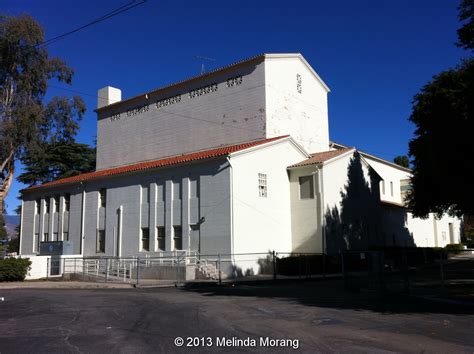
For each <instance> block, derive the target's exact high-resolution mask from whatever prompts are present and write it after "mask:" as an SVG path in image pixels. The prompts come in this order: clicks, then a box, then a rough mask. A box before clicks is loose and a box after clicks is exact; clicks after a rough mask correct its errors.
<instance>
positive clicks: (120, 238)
mask: <svg viewBox="0 0 474 354" xmlns="http://www.w3.org/2000/svg"><path fill="white" fill-rule="evenodd" d="M119 217H120V222H119V224H118V226H119V230H118V244H117V254H118V256H119V257H122V232H123V226H122V224H123V205H121V206H120V207H119Z"/></svg>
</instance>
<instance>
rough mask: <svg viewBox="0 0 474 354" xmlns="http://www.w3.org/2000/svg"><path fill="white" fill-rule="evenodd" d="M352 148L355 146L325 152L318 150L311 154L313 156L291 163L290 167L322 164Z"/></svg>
mask: <svg viewBox="0 0 474 354" xmlns="http://www.w3.org/2000/svg"><path fill="white" fill-rule="evenodd" d="M350 150H354V148H344V149H340V150H331V151H324V152H317V153H315V154H311V157H310V158H309V159H306V160H303V161H301V162H298V163H296V164H294V165H291V166H289V167H300V166H308V165H316V164H320V163H323V162H326V161H328V160H331V159H332V158H334V157H336V156H339V155H342V154H344V153H346V152H348V151H350Z"/></svg>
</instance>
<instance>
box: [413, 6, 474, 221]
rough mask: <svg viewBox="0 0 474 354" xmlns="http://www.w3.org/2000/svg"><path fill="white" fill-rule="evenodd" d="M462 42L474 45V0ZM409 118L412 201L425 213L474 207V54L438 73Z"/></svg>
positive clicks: (464, 16)
mask: <svg viewBox="0 0 474 354" xmlns="http://www.w3.org/2000/svg"><path fill="white" fill-rule="evenodd" d="M459 9H460V16H459V17H460V20H461V21H464V20H469V22H468V23H467V24H465V25H464V26H463V27H462V28H461V29H460V30H459V31H458V35H459V42H458V45H460V46H462V47H464V48H466V49H474V46H473V44H474V33H473V23H474V21H473V19H474V2H473V0H464V1H462V3H461V5H460V7H459ZM410 120H411V121H412V122H413V123H414V124H415V125H416V130H415V137H414V138H413V139H412V140H411V141H410V145H409V147H410V151H409V154H410V156H411V157H412V163H413V177H412V179H411V182H412V185H413V189H412V191H411V192H410V194H409V195H408V206H409V207H410V208H411V209H412V211H413V214H414V215H415V216H418V217H426V216H427V215H428V214H429V213H430V212H433V213H436V214H437V215H438V216H440V215H442V214H444V213H445V212H447V213H449V214H450V215H456V216H461V215H463V214H473V212H474V202H473V201H474V188H472V181H474V139H473V132H474V58H469V59H465V60H463V61H462V63H461V64H460V65H459V66H458V67H456V68H454V69H450V70H447V71H444V72H442V73H440V74H438V75H436V76H435V77H434V78H433V80H432V81H431V82H430V83H428V84H427V85H426V86H424V87H423V88H422V90H421V92H420V93H419V94H417V95H416V96H415V98H414V102H413V111H412V114H411V116H410Z"/></svg>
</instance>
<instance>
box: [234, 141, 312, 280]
mask: <svg viewBox="0 0 474 354" xmlns="http://www.w3.org/2000/svg"><path fill="white" fill-rule="evenodd" d="M305 158H306V156H305V154H304V153H303V152H302V151H301V150H299V149H298V148H297V147H296V146H295V145H294V144H293V143H292V142H291V141H290V140H288V139H286V140H283V141H277V142H275V143H271V144H268V145H266V146H264V147H259V148H258V149H255V150H253V151H251V152H245V153H243V154H234V155H231V157H230V163H231V165H232V173H231V178H232V182H231V183H232V217H233V247H232V249H233V253H237V254H239V253H258V252H261V253H267V252H268V251H271V250H275V251H279V252H291V250H292V247H291V208H290V188H289V180H288V174H287V171H286V167H287V166H289V165H292V164H294V163H296V162H299V161H301V160H304V159H305ZM259 173H263V174H266V175H267V197H266V198H264V197H260V196H259V189H258V185H259V184H258V174H259ZM253 258H255V257H253ZM255 259H256V258H255ZM237 263H238V262H237ZM253 263H255V262H253ZM248 267H250V264H249V265H247V268H248ZM255 270H256V271H258V269H255Z"/></svg>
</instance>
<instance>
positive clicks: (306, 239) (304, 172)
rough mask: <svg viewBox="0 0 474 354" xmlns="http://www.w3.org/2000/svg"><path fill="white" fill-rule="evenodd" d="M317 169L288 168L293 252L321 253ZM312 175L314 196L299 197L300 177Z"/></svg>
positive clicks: (319, 198) (311, 167)
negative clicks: (311, 197)
mask: <svg viewBox="0 0 474 354" xmlns="http://www.w3.org/2000/svg"><path fill="white" fill-rule="evenodd" d="M317 171H318V169H317V167H316V166H314V165H312V166H306V167H302V168H298V169H290V170H289V174H290V195H291V239H292V250H293V252H296V253H298V252H300V253H321V252H322V250H323V244H322V238H321V232H322V231H321V230H322V222H321V215H320V212H321V205H320V202H321V194H320V193H319V188H318V172H317ZM304 176H312V177H313V184H314V189H315V190H314V198H313V199H310V198H307V199H301V198H300V184H299V179H300V177H304Z"/></svg>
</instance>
